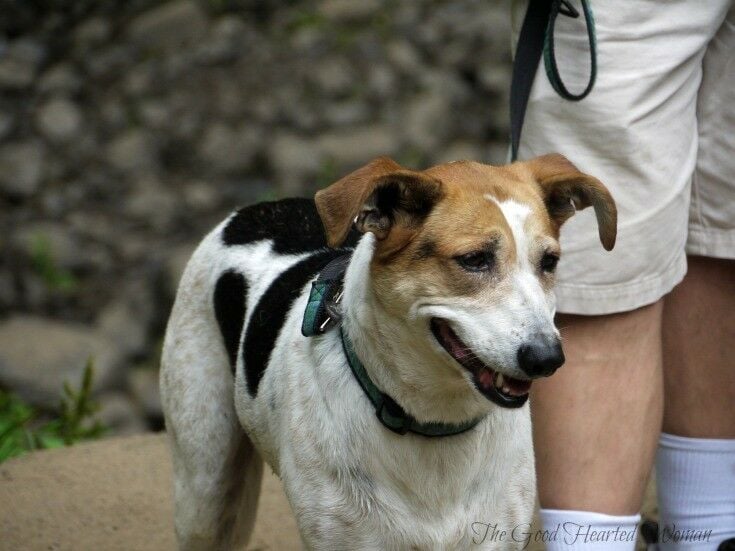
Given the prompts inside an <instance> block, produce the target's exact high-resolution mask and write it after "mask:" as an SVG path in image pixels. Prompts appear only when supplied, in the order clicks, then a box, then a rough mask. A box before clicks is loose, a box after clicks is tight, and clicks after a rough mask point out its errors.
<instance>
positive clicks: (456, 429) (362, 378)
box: [339, 327, 482, 436]
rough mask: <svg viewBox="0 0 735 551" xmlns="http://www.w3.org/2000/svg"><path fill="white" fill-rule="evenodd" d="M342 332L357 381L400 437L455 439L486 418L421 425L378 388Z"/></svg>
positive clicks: (344, 345)
mask: <svg viewBox="0 0 735 551" xmlns="http://www.w3.org/2000/svg"><path fill="white" fill-rule="evenodd" d="M339 333H340V337H341V338H342V348H343V350H344V353H345V356H346V357H347V363H348V364H349V365H350V369H352V373H353V374H354V375H355V379H357V382H359V383H360V386H361V387H362V390H363V391H364V392H365V394H366V395H367V397H368V398H369V399H370V401H371V402H372V404H373V406H374V407H375V414H376V416H377V417H378V420H379V421H380V422H381V423H382V424H383V426H385V427H386V428H387V429H389V430H391V431H393V432H395V433H397V434H406V433H407V432H412V433H414V434H419V435H421V436H453V435H455V434H461V433H463V432H467V431H468V430H470V429H472V428H474V427H475V426H476V425H477V424H478V423H479V422H480V421H481V420H482V418H480V419H473V420H471V421H468V422H467V423H462V424H460V425H454V424H450V423H419V422H418V421H417V420H416V419H414V418H413V417H411V416H410V415H409V414H407V413H406V412H405V411H404V410H403V408H402V407H401V406H399V405H398V404H397V403H396V402H395V401H394V400H393V398H391V397H390V396H388V395H387V394H383V393H382V392H381V391H380V389H379V388H378V387H376V386H375V383H373V381H372V380H371V379H370V376H369V375H368V374H367V371H366V370H365V366H364V365H363V364H362V362H361V361H360V358H358V357H357V354H355V349H354V347H353V346H352V341H350V339H349V337H348V336H347V333H345V331H344V329H343V328H342V327H340V328H339Z"/></svg>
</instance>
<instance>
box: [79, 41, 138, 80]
mask: <svg viewBox="0 0 735 551" xmlns="http://www.w3.org/2000/svg"><path fill="white" fill-rule="evenodd" d="M133 60H134V57H133V53H132V51H131V48H130V47H129V46H128V45H127V44H113V45H111V46H107V47H105V48H100V49H92V50H90V52H89V53H88V54H87V55H85V56H84V58H83V59H82V62H83V63H84V67H85V68H86V69H87V72H88V73H89V75H90V76H92V77H93V78H95V79H105V78H109V79H113V78H117V77H119V76H120V75H121V74H124V72H125V71H126V70H127V68H128V66H129V65H130V64H131V63H132V62H133Z"/></svg>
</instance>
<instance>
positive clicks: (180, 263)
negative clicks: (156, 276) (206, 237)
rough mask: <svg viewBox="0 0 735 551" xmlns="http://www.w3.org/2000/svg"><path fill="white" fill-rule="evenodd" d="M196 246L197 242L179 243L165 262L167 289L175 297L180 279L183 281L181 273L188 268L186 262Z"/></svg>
mask: <svg viewBox="0 0 735 551" xmlns="http://www.w3.org/2000/svg"><path fill="white" fill-rule="evenodd" d="M196 247H197V243H187V244H184V245H179V246H178V247H176V248H174V249H173V250H172V251H171V253H170V254H169V255H168V258H167V259H166V264H165V276H166V291H168V294H169V296H171V297H173V296H175V295H176V290H177V289H178V288H179V281H181V275H182V274H183V273H184V268H186V264H187V263H188V262H189V259H190V258H191V255H192V253H193V252H194V249H196Z"/></svg>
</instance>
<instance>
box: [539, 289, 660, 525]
mask: <svg viewBox="0 0 735 551" xmlns="http://www.w3.org/2000/svg"><path fill="white" fill-rule="evenodd" d="M661 311H662V304H661V301H659V302H657V303H656V304H653V305H650V306H646V307H643V308H639V309H637V310H634V311H632V312H627V313H623V314H612V315H606V316H570V315H560V316H559V317H558V320H557V323H558V326H559V328H560V329H561V333H562V338H563V342H564V352H565V355H566V358H567V361H566V363H565V365H564V366H563V367H562V368H561V369H560V370H559V371H558V372H557V373H556V374H554V376H553V377H550V378H549V379H545V380H541V381H537V382H535V383H534V386H533V391H532V396H531V411H532V415H533V429H534V443H535V449H536V468H537V472H538V479H539V481H540V482H541V484H540V485H539V501H540V503H541V506H542V508H546V509H569V510H583V511H595V512H600V513H606V514H612V515H632V514H636V513H637V512H638V509H639V507H640V503H641V499H642V495H643V491H644V489H645V484H646V480H647V478H648V475H649V471H650V468H651V463H652V461H653V456H654V453H655V448H656V442H657V437H658V432H659V429H660V426H661V411H662V394H661V386H662V382H661Z"/></svg>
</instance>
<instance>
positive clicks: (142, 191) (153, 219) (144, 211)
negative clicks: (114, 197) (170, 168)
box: [123, 175, 178, 231]
mask: <svg viewBox="0 0 735 551" xmlns="http://www.w3.org/2000/svg"><path fill="white" fill-rule="evenodd" d="M177 207H178V196H177V195H176V194H175V193H173V191H171V190H170V189H168V188H167V187H166V186H165V185H163V183H162V182H161V181H160V180H159V179H157V178H155V177H152V176H150V175H145V176H142V177H141V178H140V179H138V180H136V182H135V184H134V185H133V188H132V189H131V191H130V193H129V194H128V196H127V198H126V199H125V201H124V203H123V210H124V212H125V214H127V215H128V216H130V217H131V218H134V219H136V220H138V221H139V222H143V223H144V224H147V225H148V226H149V227H150V228H153V229H155V230H156V231H163V230H165V229H166V228H168V227H169V226H170V224H171V223H172V222H173V220H174V218H175V217H176V215H177Z"/></svg>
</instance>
